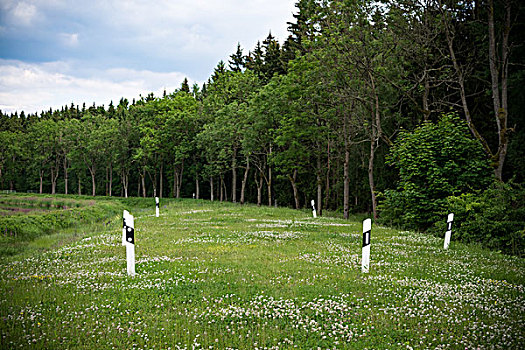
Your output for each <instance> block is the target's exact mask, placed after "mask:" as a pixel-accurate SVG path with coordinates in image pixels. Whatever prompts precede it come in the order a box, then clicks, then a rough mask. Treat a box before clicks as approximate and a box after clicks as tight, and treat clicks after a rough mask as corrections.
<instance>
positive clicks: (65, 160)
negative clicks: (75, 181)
mask: <svg viewBox="0 0 525 350" xmlns="http://www.w3.org/2000/svg"><path fill="white" fill-rule="evenodd" d="M63 165H64V194H67V182H68V179H69V174H68V172H67V159H66V158H65V157H64V163H63Z"/></svg>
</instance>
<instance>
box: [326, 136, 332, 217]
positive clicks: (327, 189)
mask: <svg viewBox="0 0 525 350" xmlns="http://www.w3.org/2000/svg"><path fill="white" fill-rule="evenodd" d="M326 159H327V161H326V183H325V188H324V191H325V193H324V207H325V209H328V203H329V202H328V201H329V199H330V171H331V169H330V167H331V164H330V138H328V142H327V154H326Z"/></svg>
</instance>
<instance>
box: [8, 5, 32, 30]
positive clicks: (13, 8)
mask: <svg viewBox="0 0 525 350" xmlns="http://www.w3.org/2000/svg"><path fill="white" fill-rule="evenodd" d="M6 7H7V13H8V15H10V16H11V21H12V23H13V24H15V25H23V26H30V25H31V24H32V23H33V20H34V19H35V18H36V15H37V8H36V6H35V5H33V4H29V3H27V2H25V1H20V2H15V3H13V2H10V3H8V4H7V6H6Z"/></svg>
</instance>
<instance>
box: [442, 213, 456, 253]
mask: <svg viewBox="0 0 525 350" xmlns="http://www.w3.org/2000/svg"><path fill="white" fill-rule="evenodd" d="M452 221H454V213H450V214H448V218H447V232H445V244H444V245H443V249H448V246H449V245H450V236H451V235H452Z"/></svg>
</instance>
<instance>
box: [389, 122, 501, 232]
mask: <svg viewBox="0 0 525 350" xmlns="http://www.w3.org/2000/svg"><path fill="white" fill-rule="evenodd" d="M387 162H388V164H390V165H394V166H395V167H396V168H397V169H398V170H399V178H400V179H399V182H398V185H397V188H396V189H390V190H387V191H385V193H384V198H385V199H384V200H383V201H382V203H381V205H380V210H381V220H382V221H383V222H385V223H387V224H390V225H393V226H398V227H402V228H406V229H413V230H419V231H426V230H427V229H428V228H430V227H431V226H432V225H434V223H435V222H437V221H440V220H442V219H443V217H442V213H443V211H444V209H445V208H446V207H447V197H449V196H452V195H460V194H462V193H472V192H474V191H476V190H479V189H485V188H487V187H488V186H489V185H490V183H491V181H492V171H491V168H490V165H489V162H488V160H487V159H486V157H485V155H484V154H483V150H482V147H481V145H480V144H479V142H478V141H477V140H475V139H474V138H473V137H472V136H471V135H470V132H469V130H468V127H467V125H466V123H465V122H464V121H463V120H461V119H459V118H458V117H456V116H455V115H452V114H450V115H444V116H443V117H442V118H441V119H440V120H439V121H438V122H437V123H431V122H425V123H423V124H422V125H421V126H419V127H417V128H416V129H415V130H414V131H413V132H407V131H405V132H402V133H401V134H400V136H399V137H398V139H397V140H396V142H395V143H394V146H393V147H392V148H391V152H390V154H389V155H388V157H387Z"/></svg>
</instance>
